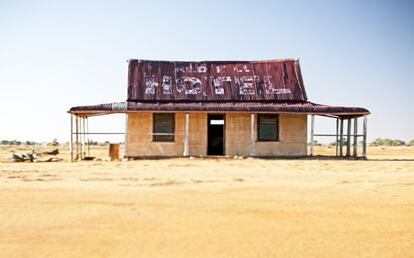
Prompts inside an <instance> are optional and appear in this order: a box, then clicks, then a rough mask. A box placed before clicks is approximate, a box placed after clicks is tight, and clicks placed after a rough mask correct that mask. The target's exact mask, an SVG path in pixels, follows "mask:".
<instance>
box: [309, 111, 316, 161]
mask: <svg viewBox="0 0 414 258" xmlns="http://www.w3.org/2000/svg"><path fill="white" fill-rule="evenodd" d="M314 127H315V115H311V135H310V136H311V137H310V155H311V156H313V145H314V142H313V141H314V140H313V134H314Z"/></svg>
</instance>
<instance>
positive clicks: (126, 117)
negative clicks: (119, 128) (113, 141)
mask: <svg viewBox="0 0 414 258" xmlns="http://www.w3.org/2000/svg"><path fill="white" fill-rule="evenodd" d="M124 141H125V144H124V148H125V150H124V157H125V158H126V157H128V114H125V139H124Z"/></svg>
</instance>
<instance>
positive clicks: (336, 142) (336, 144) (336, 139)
mask: <svg viewBox="0 0 414 258" xmlns="http://www.w3.org/2000/svg"><path fill="white" fill-rule="evenodd" d="M338 134H339V118H336V134H335V156H337V157H338V151H339V149H338Z"/></svg>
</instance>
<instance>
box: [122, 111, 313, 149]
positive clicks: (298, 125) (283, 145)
mask: <svg viewBox="0 0 414 258" xmlns="http://www.w3.org/2000/svg"><path fill="white" fill-rule="evenodd" d="M256 119H257V116H255V121H256ZM184 126H185V114H184V113H176V114H175V141H174V142H153V141H152V113H132V114H128V123H127V127H128V128H127V150H126V155H127V156H130V157H139V156H181V155H182V154H183V150H184ZM256 126H257V125H256V123H255V131H256ZM279 127H280V129H279V133H280V134H279V138H280V141H278V142H257V141H255V153H256V156H289V155H292V156H301V155H306V135H307V131H306V130H307V116H306V115H285V114H281V115H280V117H279ZM225 128H226V133H225V154H226V155H228V156H236V155H237V156H248V155H249V153H250V114H248V113H228V114H226V122H225ZM254 135H255V139H256V137H257V133H255V134H254ZM189 153H190V155H192V156H199V155H207V114H205V113H190V127H189Z"/></svg>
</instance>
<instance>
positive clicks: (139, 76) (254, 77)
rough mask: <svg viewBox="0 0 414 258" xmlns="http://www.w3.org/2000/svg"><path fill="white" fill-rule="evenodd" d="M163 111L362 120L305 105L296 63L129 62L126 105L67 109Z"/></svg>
mask: <svg viewBox="0 0 414 258" xmlns="http://www.w3.org/2000/svg"><path fill="white" fill-rule="evenodd" d="M140 111H162V112H175V111H177V112H275V113H296V114H319V115H332V116H362V115H367V114H369V111H368V110H367V109H365V108H360V107H337V106H328V105H320V104H315V103H312V102H309V101H308V99H307V96H306V91H305V87H304V85H303V79H302V73H301V70H300V65H299V60H297V59H280V60H268V61H201V62H184V61H151V60H137V59H132V60H129V68H128V98H127V101H126V102H120V103H109V104H100V105H92V106H78V107H73V108H71V109H70V111H69V112H70V113H72V114H84V115H93V114H107V113H129V112H140Z"/></svg>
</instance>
